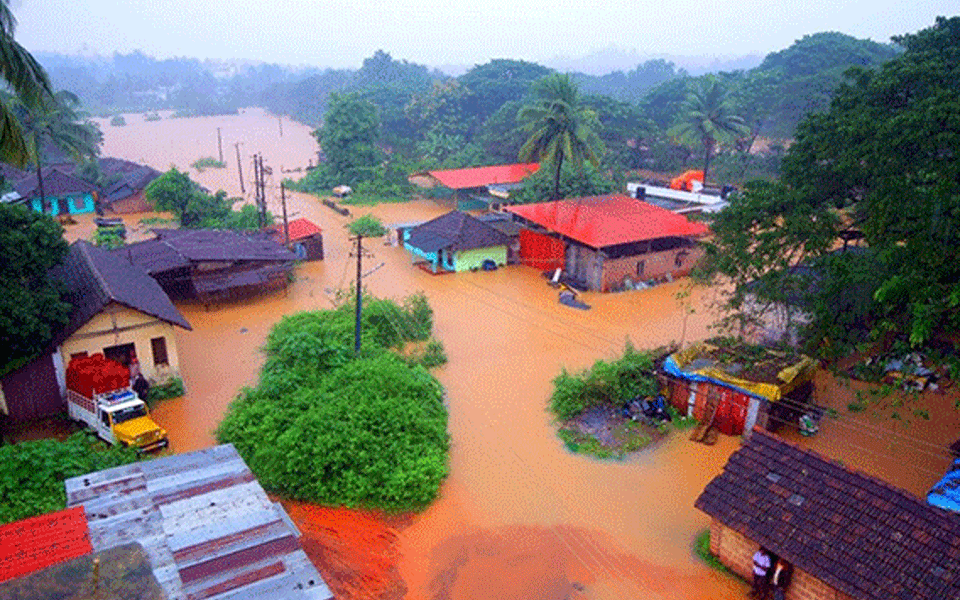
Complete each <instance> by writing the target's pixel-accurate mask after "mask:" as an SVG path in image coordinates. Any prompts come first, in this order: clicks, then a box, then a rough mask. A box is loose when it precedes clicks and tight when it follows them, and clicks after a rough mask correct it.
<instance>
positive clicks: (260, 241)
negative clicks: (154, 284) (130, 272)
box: [114, 229, 296, 275]
mask: <svg viewBox="0 0 960 600" xmlns="http://www.w3.org/2000/svg"><path fill="white" fill-rule="evenodd" d="M154 233H156V234H157V237H156V238H154V239H152V240H147V241H145V242H138V243H135V244H129V245H127V246H124V247H123V248H118V249H117V250H115V251H114V252H115V253H117V254H121V255H124V256H126V257H127V258H128V260H130V261H132V262H134V263H136V264H138V265H140V266H142V267H143V268H144V269H146V270H147V272H149V273H150V274H151V275H155V274H157V273H162V272H164V271H169V270H173V269H179V268H185V267H189V266H190V265H191V264H193V263H196V262H208V261H209V262H228V261H268V262H292V261H294V260H296V255H294V254H293V253H292V252H290V251H289V250H287V249H286V248H285V247H284V246H282V245H281V244H278V243H277V242H275V241H273V240H272V239H270V237H269V235H267V234H261V233H244V232H237V231H230V230H219V229H154ZM291 238H292V236H291Z"/></svg>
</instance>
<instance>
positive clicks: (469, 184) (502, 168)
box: [427, 163, 540, 190]
mask: <svg viewBox="0 0 960 600" xmlns="http://www.w3.org/2000/svg"><path fill="white" fill-rule="evenodd" d="M538 169H540V164H539V163H520V164H513V165H491V166H489V167H473V168H469V169H446V170H442V171H427V174H428V175H430V176H431V177H433V178H434V179H436V180H437V181H439V182H440V184H441V185H443V186H444V187H448V188H450V189H451V190H466V189H470V188H478V187H485V186H488V185H493V184H497V183H517V182H518V181H523V180H524V179H526V178H527V177H529V176H530V175H533V174H534V173H536V172H537V170H538Z"/></svg>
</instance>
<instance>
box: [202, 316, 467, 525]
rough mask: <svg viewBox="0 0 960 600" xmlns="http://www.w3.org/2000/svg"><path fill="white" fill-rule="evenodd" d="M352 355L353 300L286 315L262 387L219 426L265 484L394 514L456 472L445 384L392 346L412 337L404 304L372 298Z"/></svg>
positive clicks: (268, 350) (268, 348)
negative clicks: (450, 462) (450, 456)
mask: <svg viewBox="0 0 960 600" xmlns="http://www.w3.org/2000/svg"><path fill="white" fill-rule="evenodd" d="M364 306H365V308H364V324H363V325H364V329H363V332H364V334H363V345H362V347H361V351H360V353H359V354H354V352H353V307H352V306H350V305H344V306H341V307H339V308H336V309H333V310H324V311H314V312H307V313H298V314H294V315H290V316H287V317H284V318H283V319H281V320H280V322H279V323H277V325H276V326H275V327H274V328H273V330H271V332H270V334H269V335H268V336H267V341H266V343H265V344H264V348H263V349H264V352H265V354H266V361H265V362H264V366H263V368H262V370H261V372H260V380H259V382H258V384H257V386H256V387H254V388H248V389H245V390H243V391H242V392H241V393H240V395H239V396H238V398H237V399H236V400H235V401H234V402H233V403H232V404H231V406H230V409H229V410H228V412H227V415H226V416H225V417H224V419H223V421H222V422H221V423H220V426H219V427H218V429H217V439H218V440H219V441H221V442H230V443H233V444H234V445H235V446H236V447H237V450H238V451H239V452H240V454H241V455H242V456H243V457H244V460H246V461H247V464H248V465H249V466H250V468H251V469H252V470H253V472H254V473H256V475H257V477H258V479H259V480H260V482H261V484H263V486H264V487H265V488H266V489H268V490H270V491H272V492H275V493H279V494H282V495H285V496H288V497H291V498H296V499H300V500H306V501H309V502H317V503H321V504H328V505H346V506H360V507H367V508H379V509H384V510H388V511H402V510H411V509H414V510H415V509H422V508H424V507H425V506H427V505H428V504H429V503H430V502H432V501H433V499H434V498H435V497H436V495H437V493H438V491H439V487H440V484H441V482H442V481H443V479H444V478H445V477H446V475H447V470H448V467H447V452H448V449H449V438H448V436H447V429H446V428H447V413H446V410H445V409H444V407H443V403H442V395H443V390H442V388H441V386H440V384H439V382H437V380H436V379H435V378H434V377H433V376H431V375H430V374H429V373H428V372H427V371H426V369H424V368H423V367H422V366H419V365H414V366H411V365H409V364H407V363H406V362H404V360H403V359H402V358H401V357H400V356H399V355H398V354H396V353H394V352H391V351H389V350H388V348H399V346H401V345H402V343H403V342H405V341H410V339H411V335H412V334H411V330H410V329H408V328H406V327H405V326H404V323H407V322H409V319H410V316H409V313H408V312H407V311H406V309H405V308H404V306H401V305H399V304H397V303H395V302H391V301H388V300H379V299H373V298H367V299H365V301H364Z"/></svg>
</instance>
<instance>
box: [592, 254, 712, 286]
mask: <svg viewBox="0 0 960 600" xmlns="http://www.w3.org/2000/svg"><path fill="white" fill-rule="evenodd" d="M681 252H682V253H683V255H682V256H680V266H677V260H678V255H680V253H681ZM701 258H703V248H702V247H700V246H699V245H698V246H692V247H689V248H675V249H673V250H664V251H663V252H649V253H646V254H636V255H634V256H625V257H623V258H605V259H604V260H603V282H602V284H601V285H602V290H603V291H605V292H607V291H610V290H615V289H618V288H621V287H622V286H623V281H624V279H625V278H629V279H630V280H631V281H634V282H636V281H647V280H650V279H660V278H662V277H665V276H666V275H667V274H668V273H669V274H670V275H671V276H672V277H673V278H678V277H684V276H686V275H689V274H690V270H691V269H692V268H693V266H694V265H696V264H697V262H699V261H700V259H701ZM641 262H642V263H643V269H642V272H641V273H639V274H638V265H639V264H640V263H641Z"/></svg>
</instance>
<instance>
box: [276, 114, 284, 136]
mask: <svg viewBox="0 0 960 600" xmlns="http://www.w3.org/2000/svg"><path fill="white" fill-rule="evenodd" d="M277 123H279V124H280V137H283V117H277Z"/></svg>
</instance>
